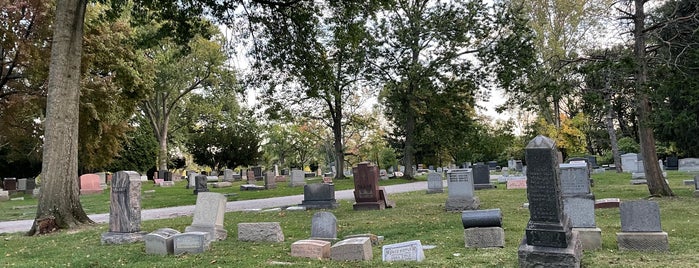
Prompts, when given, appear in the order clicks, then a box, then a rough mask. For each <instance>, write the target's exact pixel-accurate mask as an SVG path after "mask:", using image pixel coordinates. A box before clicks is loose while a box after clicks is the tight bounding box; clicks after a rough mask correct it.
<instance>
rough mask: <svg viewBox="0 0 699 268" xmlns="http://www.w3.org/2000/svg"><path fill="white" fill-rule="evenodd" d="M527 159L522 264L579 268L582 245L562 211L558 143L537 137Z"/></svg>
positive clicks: (519, 252)
mask: <svg viewBox="0 0 699 268" xmlns="http://www.w3.org/2000/svg"><path fill="white" fill-rule="evenodd" d="M525 158H526V161H527V164H528V167H527V174H526V175H527V199H528V200H529V216H530V217H529V223H528V224H527V228H526V230H525V237H524V239H523V241H522V243H521V244H520V246H519V249H518V255H519V265H520V267H580V259H581V258H582V244H581V243H580V241H579V240H578V238H577V234H574V233H573V232H571V227H570V220H569V219H568V217H567V216H566V215H565V213H564V212H563V201H562V198H561V182H560V178H559V177H558V164H559V158H558V152H557V150H556V146H555V142H554V141H553V140H551V139H549V138H547V137H544V136H537V137H536V138H534V139H533V140H532V141H530V142H529V144H528V145H527V147H526V149H525ZM554 264H555V265H554Z"/></svg>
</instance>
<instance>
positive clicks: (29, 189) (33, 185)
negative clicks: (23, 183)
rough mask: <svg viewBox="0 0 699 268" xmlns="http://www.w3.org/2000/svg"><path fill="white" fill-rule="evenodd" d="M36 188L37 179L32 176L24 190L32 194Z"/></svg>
mask: <svg viewBox="0 0 699 268" xmlns="http://www.w3.org/2000/svg"><path fill="white" fill-rule="evenodd" d="M35 188H36V179H34V178H30V179H27V189H26V190H24V193H25V194H32V193H33V192H34V189H35Z"/></svg>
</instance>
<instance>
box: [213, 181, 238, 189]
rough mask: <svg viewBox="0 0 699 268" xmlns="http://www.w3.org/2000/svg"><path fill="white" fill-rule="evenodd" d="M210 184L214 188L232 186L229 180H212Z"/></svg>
mask: <svg viewBox="0 0 699 268" xmlns="http://www.w3.org/2000/svg"><path fill="white" fill-rule="evenodd" d="M212 186H213V187H214V188H228V187H231V186H233V183H232V182H230V181H222V182H214V183H213V184H212Z"/></svg>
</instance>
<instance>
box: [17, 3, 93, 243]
mask: <svg viewBox="0 0 699 268" xmlns="http://www.w3.org/2000/svg"><path fill="white" fill-rule="evenodd" d="M86 5H87V1H85V0H57V2H56V13H55V14H56V15H55V17H56V20H55V22H54V24H53V25H54V34H53V40H52V43H51V63H50V65H49V81H48V97H47V104H46V121H45V123H44V124H45V127H44V152H43V160H42V166H41V174H42V184H43V185H42V190H41V195H40V197H39V204H38V206H37V211H36V218H35V220H34V223H33V224H32V228H31V230H30V231H29V234H38V233H45V232H51V231H53V230H55V229H58V228H71V227H73V226H76V225H80V224H84V223H91V222H92V220H90V218H88V217H87V214H86V213H85V211H84V210H83V208H82V205H81V204H80V198H79V197H78V190H79V189H78V180H77V178H78V128H77V126H78V113H77V111H78V108H79V103H80V60H81V57H82V37H83V20H84V18H85V7H86Z"/></svg>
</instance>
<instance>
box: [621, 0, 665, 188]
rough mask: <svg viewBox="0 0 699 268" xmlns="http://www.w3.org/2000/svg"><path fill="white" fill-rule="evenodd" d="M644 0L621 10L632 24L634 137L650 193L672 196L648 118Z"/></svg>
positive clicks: (635, 1)
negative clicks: (662, 170) (636, 138)
mask: <svg viewBox="0 0 699 268" xmlns="http://www.w3.org/2000/svg"><path fill="white" fill-rule="evenodd" d="M646 2H647V1H645V0H634V1H632V3H633V8H632V10H633V12H625V14H626V17H624V19H630V20H631V22H632V25H633V31H632V32H633V51H634V63H635V68H634V82H635V86H634V87H635V95H634V97H635V98H636V113H637V114H638V137H639V141H640V144H641V154H642V155H643V167H644V169H645V170H644V171H645V174H646V180H647V181H648V191H649V192H650V194H651V195H654V196H674V193H673V192H672V190H671V189H670V186H668V184H667V182H666V181H665V178H664V177H663V175H662V173H661V171H660V166H659V165H658V155H657V152H656V148H655V135H654V133H653V126H652V121H651V112H652V111H651V105H650V98H649V94H650V92H651V90H652V89H651V88H650V87H649V86H648V60H649V59H648V55H647V54H646V49H647V47H646V45H647V43H646V42H647V35H648V30H649V29H648V28H646V12H645V8H644V5H645V3H646Z"/></svg>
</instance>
